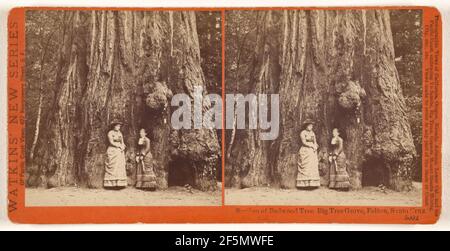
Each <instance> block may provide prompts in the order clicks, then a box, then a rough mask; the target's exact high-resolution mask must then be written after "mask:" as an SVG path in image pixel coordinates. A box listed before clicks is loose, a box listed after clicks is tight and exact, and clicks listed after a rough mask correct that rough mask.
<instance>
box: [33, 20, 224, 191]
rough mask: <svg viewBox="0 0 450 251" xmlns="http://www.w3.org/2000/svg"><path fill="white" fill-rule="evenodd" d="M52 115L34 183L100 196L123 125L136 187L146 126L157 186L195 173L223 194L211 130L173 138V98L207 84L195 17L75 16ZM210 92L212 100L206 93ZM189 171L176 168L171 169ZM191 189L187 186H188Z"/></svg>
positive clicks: (67, 30)
mask: <svg viewBox="0 0 450 251" xmlns="http://www.w3.org/2000/svg"><path fill="white" fill-rule="evenodd" d="M64 15H65V16H64V32H63V38H62V43H61V47H60V48H59V52H58V54H59V63H58V69H57V71H58V75H57V79H56V83H55V85H54V88H55V91H54V93H55V94H54V97H53V101H54V103H53V107H52V108H51V109H50V110H49V111H48V113H47V114H46V119H45V120H43V121H45V123H42V128H43V129H44V130H41V131H42V136H41V137H39V140H38V144H37V147H36V155H35V160H34V162H33V163H31V165H29V168H28V172H29V179H28V185H31V186H44V187H55V186H70V185H80V186H86V187H91V188H99V187H102V185H103V173H104V162H105V153H106V148H107V141H106V134H107V132H108V129H109V128H108V126H109V124H110V123H111V122H112V121H113V120H116V119H119V120H122V121H123V122H124V123H125V125H124V128H123V133H124V137H125V143H126V145H127V153H126V159H127V171H128V174H129V184H130V185H134V173H135V163H134V149H135V145H136V144H137V134H138V130H139V129H140V128H146V129H147V132H148V134H149V135H148V136H149V138H150V140H151V144H152V154H153V156H154V166H155V171H156V174H157V179H158V181H157V183H158V186H159V188H166V187H168V186H169V169H170V170H171V171H172V172H173V173H174V175H175V176H176V175H177V173H178V172H179V171H180V170H179V169H182V168H184V169H187V172H189V173H191V174H192V175H193V177H194V179H193V180H192V181H190V182H189V183H192V184H191V185H193V186H194V187H196V188H199V189H201V190H214V189H216V187H217V185H216V179H215V175H216V169H217V168H218V167H219V166H220V163H219V160H220V156H219V155H220V148H219V144H218V139H217V136H216V134H215V132H214V131H213V130H195V131H194V130H183V131H174V130H172V129H171V127H170V114H171V113H170V110H171V107H170V99H169V98H170V97H171V95H173V94H176V93H181V92H182V93H187V94H191V96H192V93H193V89H194V86H196V85H200V86H203V85H204V84H205V79H204V75H203V72H202V69H201V66H200V61H201V59H200V52H199V41H198V36H197V28H196V21H195V15H194V13H193V12H169V11H164V12H157V11H151V12H132V11H67V12H64ZM205 94H206V93H205ZM180 160H182V163H184V165H185V166H176V165H173V163H180ZM186 182H188V181H186Z"/></svg>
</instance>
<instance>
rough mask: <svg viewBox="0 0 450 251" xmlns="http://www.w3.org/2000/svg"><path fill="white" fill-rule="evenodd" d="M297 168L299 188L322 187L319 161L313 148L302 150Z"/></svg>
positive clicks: (303, 148) (302, 148)
mask: <svg viewBox="0 0 450 251" xmlns="http://www.w3.org/2000/svg"><path fill="white" fill-rule="evenodd" d="M297 166H298V174H297V187H298V188H316V187H320V175H319V160H318V158H317V153H316V152H315V151H314V150H313V149H312V148H309V147H304V146H302V147H301V148H300V151H299V161H298V164H297Z"/></svg>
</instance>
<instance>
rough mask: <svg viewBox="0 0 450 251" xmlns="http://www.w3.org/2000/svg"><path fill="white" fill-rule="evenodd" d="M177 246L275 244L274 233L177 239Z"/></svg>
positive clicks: (184, 236) (183, 237)
mask: <svg viewBox="0 0 450 251" xmlns="http://www.w3.org/2000/svg"><path fill="white" fill-rule="evenodd" d="M175 245H176V246H197V247H202V248H207V247H208V246H274V237H273V235H219V236H214V237H190V236H186V235H182V236H181V237H177V238H176V239H175Z"/></svg>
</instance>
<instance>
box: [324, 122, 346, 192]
mask: <svg viewBox="0 0 450 251" xmlns="http://www.w3.org/2000/svg"><path fill="white" fill-rule="evenodd" d="M328 160H329V162H330V184H329V188H331V189H336V190H341V191H348V190H349V189H350V187H351V185H350V177H349V175H348V172H347V165H346V157H345V153H344V140H343V139H342V138H341V137H340V133H339V129H337V128H334V129H333V138H332V139H331V152H330V154H329V157H328Z"/></svg>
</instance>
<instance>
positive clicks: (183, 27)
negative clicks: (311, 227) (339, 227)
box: [8, 6, 442, 224]
mask: <svg viewBox="0 0 450 251" xmlns="http://www.w3.org/2000/svg"><path fill="white" fill-rule="evenodd" d="M441 67H442V24H441V16H440V14H439V12H438V10H436V9H435V8H430V7H417V6H415V7H352V8H349V7H346V8H344V7H342V8H337V7H333V8H300V7H298V8H297V7H289V8H278V7H274V8H226V7H224V8H65V7H61V8H59V7H56V8H50V7H29V8H28V7H25V8H15V9H13V10H11V12H10V15H9V20H8V153H9V159H8V165H9V166H8V189H9V191H8V212H9V217H10V219H11V221H13V222H16V223H33V224H61V223H66V224H69V223H72V224H73V223H137V222H144V223H372V224H377V223H392V224H394V223H395V224H432V223H435V222H436V221H437V220H438V218H439V215H440V211H441V191H442V184H441V165H442V162H441V146H442V68H441Z"/></svg>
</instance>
